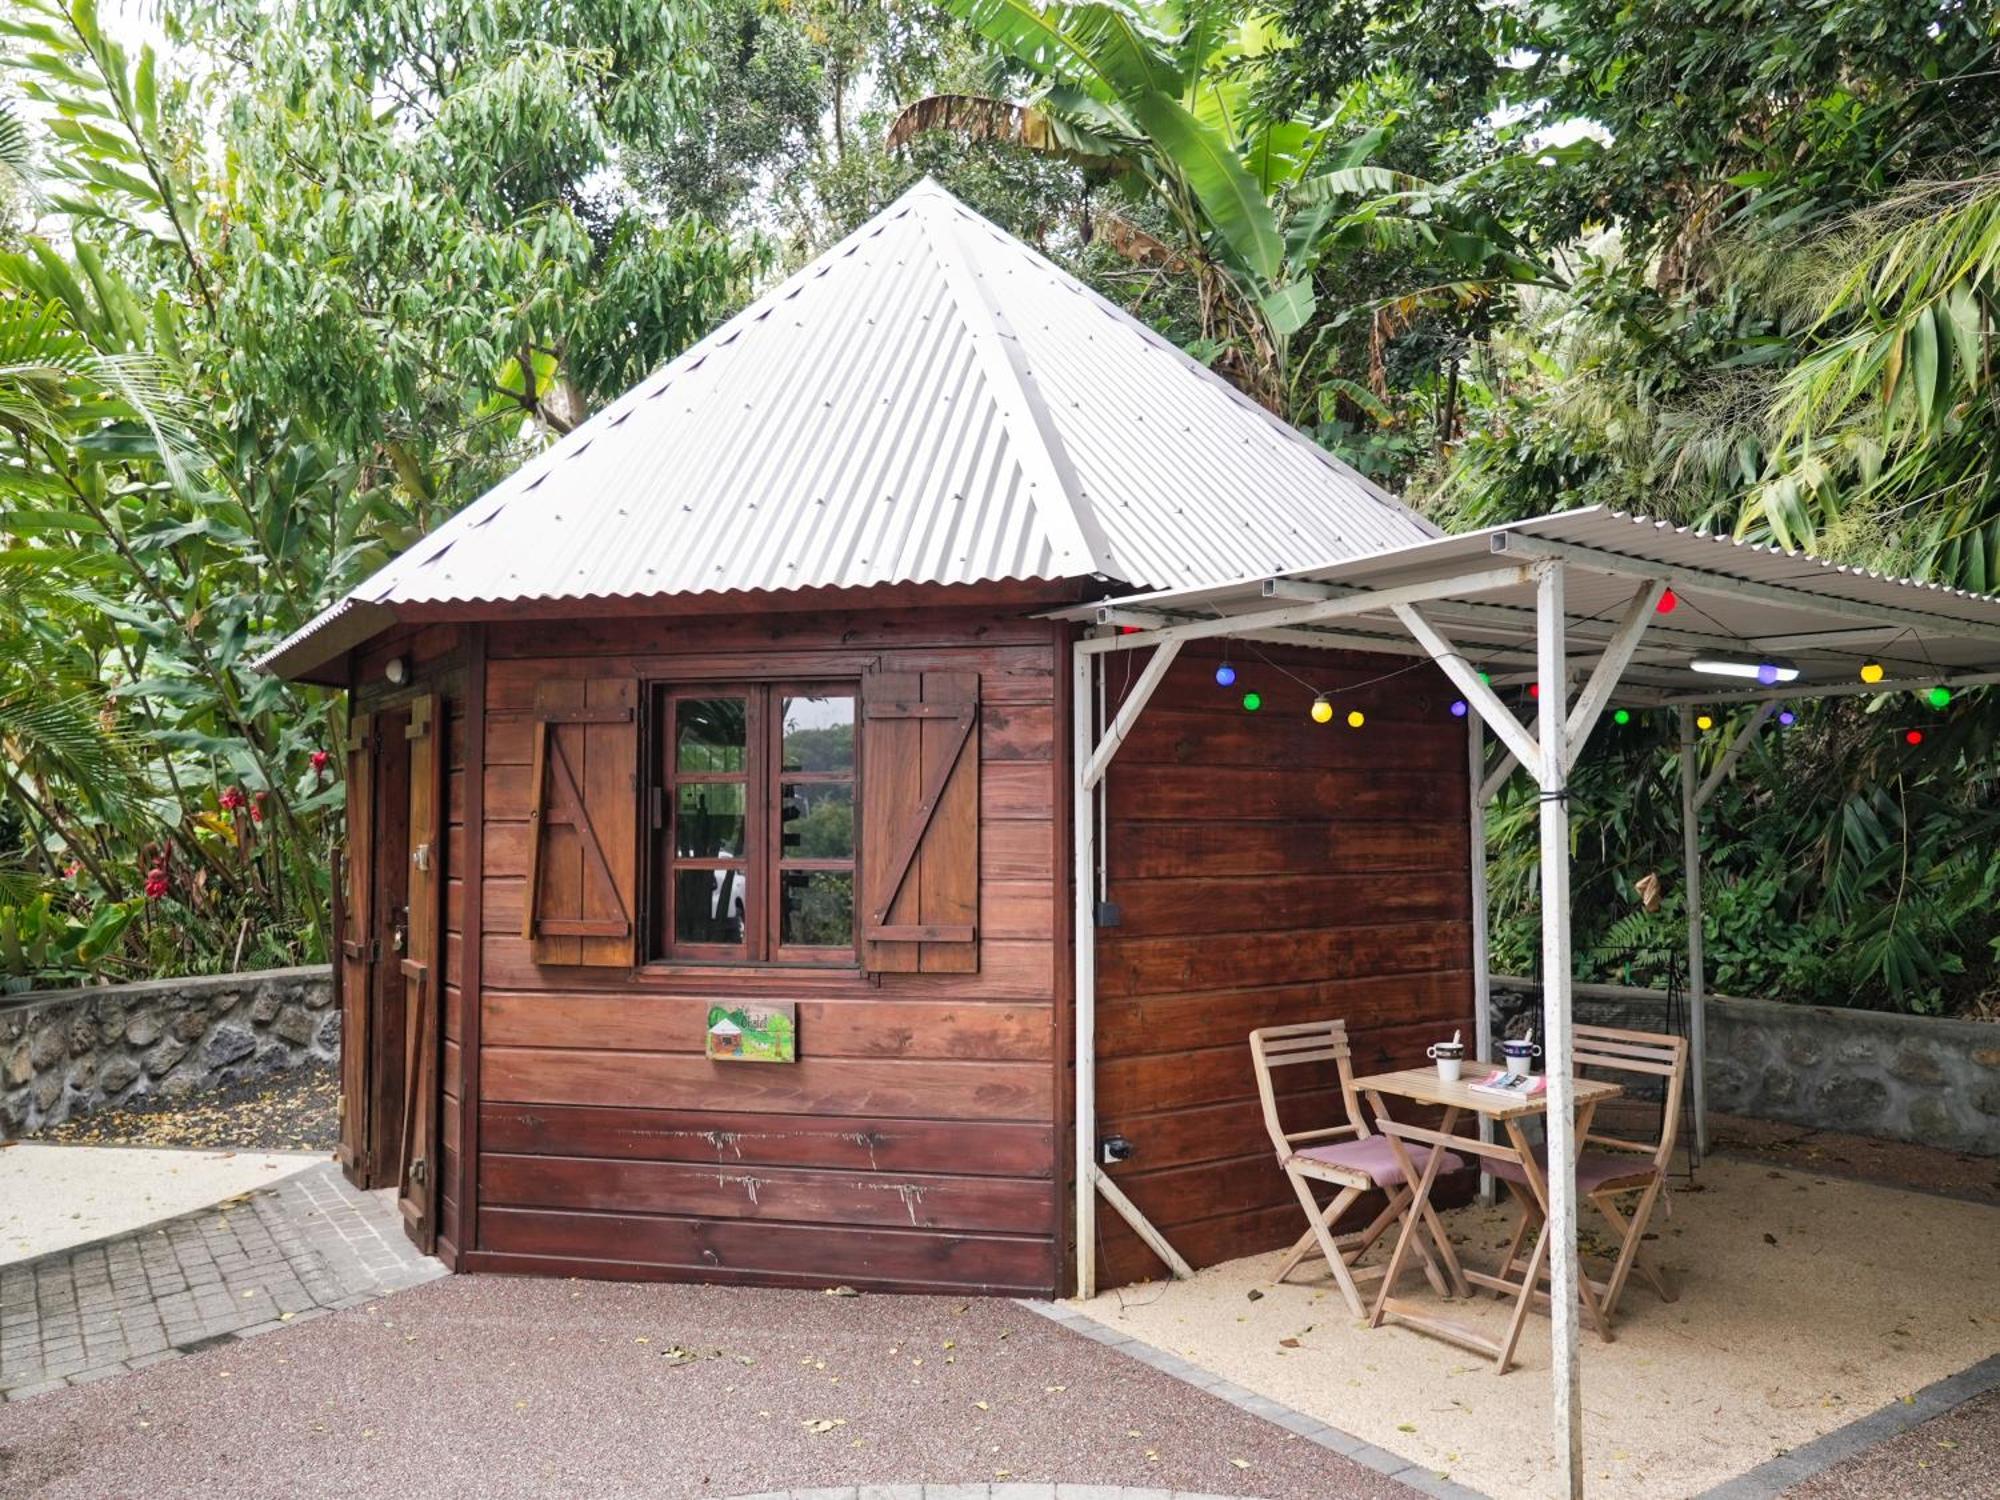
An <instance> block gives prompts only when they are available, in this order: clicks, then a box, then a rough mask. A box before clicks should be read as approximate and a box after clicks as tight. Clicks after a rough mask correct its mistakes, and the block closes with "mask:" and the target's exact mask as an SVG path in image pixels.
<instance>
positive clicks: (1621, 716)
mask: <svg viewBox="0 0 2000 1500" xmlns="http://www.w3.org/2000/svg"><path fill="white" fill-rule="evenodd" d="M1611 722H1612V723H1614V724H1630V723H1631V722H1632V715H1631V714H1630V713H1629V712H1628V711H1626V710H1625V709H1622V708H1621V709H1619V710H1618V712H1616V713H1615V714H1613V715H1612V716H1611Z"/></svg>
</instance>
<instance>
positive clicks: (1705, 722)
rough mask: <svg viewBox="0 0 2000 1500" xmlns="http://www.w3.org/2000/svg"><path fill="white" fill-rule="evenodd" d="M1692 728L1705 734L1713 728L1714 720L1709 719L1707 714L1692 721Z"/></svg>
mask: <svg viewBox="0 0 2000 1500" xmlns="http://www.w3.org/2000/svg"><path fill="white" fill-rule="evenodd" d="M1694 727H1695V728H1697V729H1699V730H1702V731H1703V732H1706V731H1708V730H1710V729H1713V728H1715V720H1713V719H1711V718H1710V717H1709V716H1708V715H1707V714H1703V715H1702V716H1701V717H1700V718H1699V719H1696V720H1695V721H1694Z"/></svg>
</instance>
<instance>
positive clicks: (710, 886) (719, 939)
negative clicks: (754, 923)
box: [674, 869, 750, 945]
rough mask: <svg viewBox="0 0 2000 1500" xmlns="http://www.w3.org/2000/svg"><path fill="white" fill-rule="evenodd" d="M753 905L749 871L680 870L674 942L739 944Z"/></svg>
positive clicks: (677, 873)
mask: <svg viewBox="0 0 2000 1500" xmlns="http://www.w3.org/2000/svg"><path fill="white" fill-rule="evenodd" d="M749 904H750V874H749V872H748V871H747V870H742V869H734V870H677V871H675V872H674V941H675V942H679V943H729V944H732V945H734V944H739V943H741V942H742V941H743V923H744V919H745V916H746V914H747V912H748V910H749Z"/></svg>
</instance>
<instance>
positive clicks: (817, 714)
mask: <svg viewBox="0 0 2000 1500" xmlns="http://www.w3.org/2000/svg"><path fill="white" fill-rule="evenodd" d="M784 724H785V769H786V770H787V771H851V770H853V769H854V699H853V698H852V697H847V696H838V697H826V698H787V699H786V700H785V719H784Z"/></svg>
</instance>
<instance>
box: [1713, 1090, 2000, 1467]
mask: <svg viewBox="0 0 2000 1500" xmlns="http://www.w3.org/2000/svg"><path fill="white" fill-rule="evenodd" d="M1708 1137H1709V1146H1710V1148H1711V1149H1712V1150H1714V1151H1717V1152H1723V1153H1727V1154H1729V1155H1732V1156H1746V1157H1753V1158H1755V1159H1756V1160H1758V1161H1763V1162H1768V1163H1769V1164H1770V1165H1772V1166H1774V1167H1789V1168H1791V1169H1793V1170H1794V1171H1799V1172H1822V1173H1826V1174H1829V1175H1831V1176H1835V1177H1855V1178H1859V1179H1860V1180H1861V1181H1863V1182H1879V1183H1882V1184H1884V1185H1885V1186H1888V1187H1904V1188H1914V1189H1916V1190H1917V1191H1918V1192H1921V1193H1942V1194H1944V1195H1945V1196H1946V1197H1949V1198H1965V1199H1968V1200H1970V1201H1971V1202H1974V1203H1991V1204H1996V1205H2000V1160H1996V1159H1995V1158H1993V1157H1990V1156H1971V1155H1967V1154H1966V1153H1965V1152H1962V1151H1940V1150H1939V1149H1938V1148H1936V1147H1935V1146H1919V1145H1916V1144H1914V1143H1912V1142H1909V1141H1884V1140H1877V1139H1875V1138H1874V1137H1872V1136H1865V1135H1844V1134H1842V1133H1841V1132H1839V1131H1837V1130H1811V1129H1808V1128H1807V1127H1806V1126H1803V1125H1787V1124H1785V1123H1784V1122H1782V1121H1779V1120H1746V1119H1743V1118H1742V1117H1740V1116H1737V1115H1710V1116H1709V1117H1708ZM1996 1493H2000V1489H1996Z"/></svg>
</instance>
